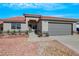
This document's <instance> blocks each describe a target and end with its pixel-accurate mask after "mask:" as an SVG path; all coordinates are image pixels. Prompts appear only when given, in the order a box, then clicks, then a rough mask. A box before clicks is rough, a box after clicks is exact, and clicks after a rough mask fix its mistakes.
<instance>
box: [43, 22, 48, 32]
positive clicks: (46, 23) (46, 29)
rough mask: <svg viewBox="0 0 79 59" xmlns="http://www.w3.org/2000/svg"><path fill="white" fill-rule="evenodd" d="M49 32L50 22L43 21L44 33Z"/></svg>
mask: <svg viewBox="0 0 79 59" xmlns="http://www.w3.org/2000/svg"><path fill="white" fill-rule="evenodd" d="M47 31H48V21H42V33H43V32H47Z"/></svg>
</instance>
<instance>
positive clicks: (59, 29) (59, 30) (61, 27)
mask: <svg viewBox="0 0 79 59" xmlns="http://www.w3.org/2000/svg"><path fill="white" fill-rule="evenodd" d="M48 32H49V35H68V34H71V24H59V23H56V24H55V23H49V24H48Z"/></svg>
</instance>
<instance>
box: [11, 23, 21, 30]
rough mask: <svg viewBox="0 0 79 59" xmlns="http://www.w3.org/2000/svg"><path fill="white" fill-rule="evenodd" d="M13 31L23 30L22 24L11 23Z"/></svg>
mask: <svg viewBox="0 0 79 59" xmlns="http://www.w3.org/2000/svg"><path fill="white" fill-rule="evenodd" d="M11 29H21V24H20V23H11Z"/></svg>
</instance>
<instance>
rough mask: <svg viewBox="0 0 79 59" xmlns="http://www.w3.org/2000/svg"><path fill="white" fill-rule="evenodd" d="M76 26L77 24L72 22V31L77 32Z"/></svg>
mask: <svg viewBox="0 0 79 59" xmlns="http://www.w3.org/2000/svg"><path fill="white" fill-rule="evenodd" d="M76 26H77V24H76V23H73V31H74V32H77V31H76Z"/></svg>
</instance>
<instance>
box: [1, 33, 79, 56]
mask: <svg viewBox="0 0 79 59" xmlns="http://www.w3.org/2000/svg"><path fill="white" fill-rule="evenodd" d="M28 40H29V38H28V37H26V36H24V35H18V36H17V35H16V36H13V37H12V36H3V37H0V56H77V55H79V54H77V53H76V52H74V51H73V50H71V49H69V48H67V47H66V46H64V45H62V44H61V43H59V42H58V41H56V40H51V41H50V40H48V41H35V42H32V41H28Z"/></svg>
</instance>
